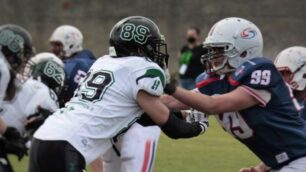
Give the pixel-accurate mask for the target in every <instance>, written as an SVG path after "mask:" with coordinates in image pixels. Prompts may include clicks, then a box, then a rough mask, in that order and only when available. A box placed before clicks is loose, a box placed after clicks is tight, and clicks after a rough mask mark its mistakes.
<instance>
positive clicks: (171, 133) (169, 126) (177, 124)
mask: <svg viewBox="0 0 306 172" xmlns="http://www.w3.org/2000/svg"><path fill="white" fill-rule="evenodd" d="M160 128H161V129H162V131H163V132H164V133H165V134H166V135H167V136H168V137H170V138H172V139H178V138H191V137H195V136H198V135H199V134H200V133H201V132H202V128H201V126H200V124H199V123H197V122H194V123H187V122H185V121H183V120H181V119H179V118H177V117H176V116H175V115H174V114H173V112H170V114H169V118H168V121H167V122H166V123H165V124H164V125H163V126H161V127H160Z"/></svg>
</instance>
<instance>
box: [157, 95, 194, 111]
mask: <svg viewBox="0 0 306 172" xmlns="http://www.w3.org/2000/svg"><path fill="white" fill-rule="evenodd" d="M160 100H161V102H163V104H165V105H166V106H167V107H168V108H169V109H175V110H185V109H189V106H187V105H186V104H184V103H182V102H180V101H179V100H177V99H175V98H174V97H172V96H169V95H163V96H161V98H160Z"/></svg>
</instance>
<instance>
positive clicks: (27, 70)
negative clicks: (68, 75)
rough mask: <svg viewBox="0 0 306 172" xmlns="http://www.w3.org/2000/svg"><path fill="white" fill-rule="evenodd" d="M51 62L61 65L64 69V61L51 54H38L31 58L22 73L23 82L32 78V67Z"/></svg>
mask: <svg viewBox="0 0 306 172" xmlns="http://www.w3.org/2000/svg"><path fill="white" fill-rule="evenodd" d="M49 60H52V61H54V62H55V63H57V64H58V65H60V66H61V67H62V68H64V63H63V61H62V60H61V59H60V58H59V57H57V56H56V55H55V54H53V53H49V52H43V53H38V54H36V55H35V56H34V57H32V58H30V59H29V60H28V62H27V64H26V65H25V67H24V70H23V72H22V75H23V80H26V79H28V78H29V77H30V75H31V72H32V66H34V65H36V64H38V63H42V62H45V61H49Z"/></svg>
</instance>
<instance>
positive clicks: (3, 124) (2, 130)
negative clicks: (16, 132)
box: [0, 118, 7, 134]
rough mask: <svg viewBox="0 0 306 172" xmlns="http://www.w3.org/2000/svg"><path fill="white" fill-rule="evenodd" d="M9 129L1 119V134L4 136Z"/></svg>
mask: <svg viewBox="0 0 306 172" xmlns="http://www.w3.org/2000/svg"><path fill="white" fill-rule="evenodd" d="M6 129H7V125H6V124H5V122H4V121H3V119H1V118H0V133H1V134H3V133H4V132H5V131H6Z"/></svg>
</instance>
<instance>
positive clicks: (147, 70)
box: [34, 55, 165, 163]
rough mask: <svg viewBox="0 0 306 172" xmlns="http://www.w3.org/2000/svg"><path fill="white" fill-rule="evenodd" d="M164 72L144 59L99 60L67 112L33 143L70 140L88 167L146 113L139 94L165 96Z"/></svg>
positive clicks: (54, 119) (47, 125)
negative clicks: (140, 104)
mask: <svg viewBox="0 0 306 172" xmlns="http://www.w3.org/2000/svg"><path fill="white" fill-rule="evenodd" d="M164 83H165V76H164V73H163V70H162V69H161V68H160V67H159V66H158V65H157V64H156V63H153V62H151V61H149V60H148V59H146V58H144V57H124V58H112V57H110V56H108V55H106V56H103V57H101V58H99V60H97V61H96V62H95V63H94V64H93V66H92V67H91V68H90V70H89V72H88V74H87V75H86V77H85V78H84V80H83V81H82V82H81V83H80V85H79V87H78V88H77V91H76V94H75V96H74V97H73V98H72V99H71V101H70V102H68V103H67V104H66V107H65V108H63V109H60V110H58V111H56V113H55V114H54V115H52V116H50V117H49V118H48V119H47V120H46V121H45V123H44V124H43V126H42V127H41V128H40V129H39V130H38V131H37V132H36V133H35V135H34V137H35V138H38V139H41V140H66V141H68V142H69V143H70V144H72V145H73V146H74V147H75V148H76V149H77V150H79V151H80V152H81V154H82V155H83V156H84V157H85V159H86V162H87V163H90V162H91V161H93V160H95V159H96V158H97V157H98V156H99V155H101V154H102V153H104V152H105V151H106V150H107V149H109V148H110V147H111V142H112V138H114V137H116V136H117V135H119V134H121V133H123V132H124V131H125V130H126V129H127V128H128V127H129V126H131V125H132V124H133V123H134V122H135V121H136V120H137V119H138V118H139V116H140V115H141V114H142V113H143V110H142V109H141V108H140V107H139V105H138V103H137V102H136V96H137V93H138V92H139V91H140V90H144V91H146V92H148V93H149V94H151V95H156V96H160V95H161V94H162V93H163V88H164Z"/></svg>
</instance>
